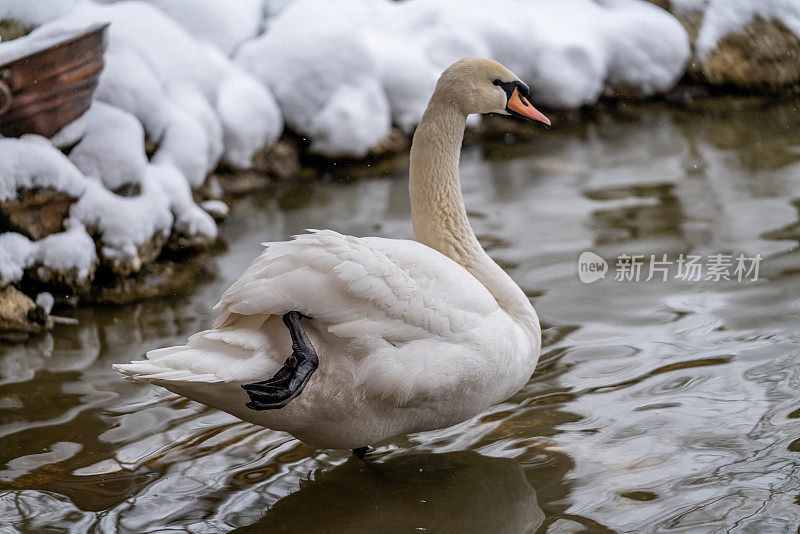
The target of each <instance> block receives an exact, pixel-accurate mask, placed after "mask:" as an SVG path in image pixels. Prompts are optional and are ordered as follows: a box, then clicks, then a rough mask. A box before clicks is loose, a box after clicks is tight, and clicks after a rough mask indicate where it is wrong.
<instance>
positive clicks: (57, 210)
mask: <svg viewBox="0 0 800 534" xmlns="http://www.w3.org/2000/svg"><path fill="white" fill-rule="evenodd" d="M75 200H76V199H75V198H73V197H71V196H69V195H67V194H66V193H64V192H62V191H57V190H55V189H52V188H49V187H46V188H34V189H22V190H20V191H18V192H17V196H16V198H14V199H9V200H5V201H2V202H0V230H3V231H7V230H11V231H14V232H19V233H20V234H22V235H24V236H26V237H28V238H30V239H33V240H34V241H38V240H39V239H42V238H43V237H47V236H48V235H50V234H55V233H56V232H60V231H61V229H62V228H63V226H64V219H65V218H66V217H67V216H68V215H69V207H70V206H71V205H72V203H73V202H75Z"/></svg>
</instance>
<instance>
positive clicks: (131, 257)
mask: <svg viewBox="0 0 800 534" xmlns="http://www.w3.org/2000/svg"><path fill="white" fill-rule="evenodd" d="M87 115H88V114H87ZM0 175H2V177H3V180H2V181H0V184H2V188H0V201H2V204H1V205H2V211H3V213H4V216H5V217H6V218H8V219H10V220H12V221H13V220H14V210H15V207H20V204H24V202H20V201H19V200H18V197H21V198H25V195H24V192H25V191H29V190H32V191H41V190H44V191H55V192H58V193H62V194H63V195H64V196H65V197H66V198H68V199H69V201H68V203H67V213H65V214H62V216H63V217H64V220H63V223H62V221H59V222H58V224H57V225H56V227H57V228H58V227H61V226H63V230H61V231H56V232H53V233H50V234H48V235H45V236H43V237H42V238H40V239H39V240H37V241H32V240H30V239H28V237H30V236H31V234H32V233H33V232H32V231H31V230H30V228H29V227H27V226H25V222H27V221H28V219H24V218H22V219H21V221H22V222H21V223H19V224H20V228H18V230H19V231H20V232H24V233H28V234H29V236H28V237H25V236H23V235H21V234H20V233H15V232H7V233H4V234H2V235H0V285H5V284H8V283H11V282H17V281H19V280H20V279H21V278H22V277H23V275H24V274H25V272H26V270H28V269H33V270H32V271H30V274H31V276H32V277H33V278H34V279H35V280H36V281H37V282H39V283H41V284H44V285H48V284H56V285H62V286H65V287H67V288H70V289H72V290H76V289H83V290H85V289H87V288H88V285H89V284H90V283H91V280H92V277H93V275H94V271H95V267H96V266H97V262H98V260H99V262H100V264H101V265H104V266H105V267H106V268H107V269H108V270H109V271H110V272H111V273H114V274H116V275H120V276H127V275H130V274H133V273H136V272H138V271H139V270H140V269H141V267H142V265H143V264H144V263H147V262H150V261H153V260H154V259H156V258H157V257H158V255H159V254H160V253H161V251H162V248H163V247H164V246H165V245H167V246H169V243H170V240H172V241H173V242H175V243H177V245H176V247H180V246H186V242H187V241H191V243H192V244H193V245H194V246H198V245H199V244H200V243H203V244H204V246H207V245H208V244H210V243H212V242H213V241H214V240H215V239H216V236H217V227H216V225H215V223H214V221H213V219H212V218H211V216H210V215H208V214H207V213H206V212H205V211H204V210H202V209H201V208H200V207H199V206H197V205H196V204H195V203H194V200H193V199H192V194H191V190H190V189H189V186H188V184H187V183H186V180H185V178H184V177H183V176H182V175H181V174H180V172H179V171H178V170H177V169H175V168H174V167H171V166H163V165H158V164H153V163H146V164H145V166H144V172H143V175H142V176H141V182H140V188H141V190H140V192H139V193H138V194H136V195H133V196H121V195H117V194H115V193H113V192H111V191H109V190H108V189H106V188H105V187H104V185H103V183H102V182H101V181H100V179H99V178H97V177H92V176H87V175H84V174H83V173H82V172H81V171H80V170H79V169H78V168H77V167H76V166H75V165H74V164H73V162H71V161H70V160H69V159H67V157H66V156H64V155H63V154H62V153H61V152H60V151H58V150H57V149H56V148H55V147H53V146H52V145H51V144H50V143H49V142H48V141H47V140H45V139H44V138H42V137H38V136H24V137H23V138H21V139H0ZM21 192H22V193H23V194H21ZM44 208H46V206H45V207H44ZM21 209H28V210H29V209H30V206H24V205H23V206H21ZM41 216H42V214H41V213H39V214H37V216H36V217H35V219H40V218H41ZM50 216H53V215H50ZM96 251H97V252H99V257H97V255H96Z"/></svg>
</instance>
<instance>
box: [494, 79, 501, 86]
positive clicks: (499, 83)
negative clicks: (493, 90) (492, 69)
mask: <svg viewBox="0 0 800 534" xmlns="http://www.w3.org/2000/svg"><path fill="white" fill-rule="evenodd" d="M492 83H493V84H495V85H501V84H502V83H503V82H501V81H500V78H497V79H496V80H495V81H493V82H492Z"/></svg>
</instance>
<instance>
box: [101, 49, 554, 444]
mask: <svg viewBox="0 0 800 534" xmlns="http://www.w3.org/2000/svg"><path fill="white" fill-rule="evenodd" d="M527 94H528V87H527V86H526V85H525V84H524V83H523V82H521V81H520V80H519V78H517V77H516V76H515V75H514V73H512V72H511V71H509V70H508V69H506V68H505V67H503V66H502V65H500V64H498V63H496V62H494V61H489V60H485V59H477V58H469V59H463V60H461V61H458V62H456V63H454V64H453V65H451V66H450V67H449V68H448V69H447V70H446V71H445V72H444V73H443V74H442V76H441V78H440V79H439V82H438V84H437V86H436V90H435V91H434V93H433V95H432V97H431V100H430V103H429V104H428V108H427V110H426V111H425V114H424V116H423V117H422V120H421V122H420V124H419V126H418V128H417V130H416V133H415V134H414V140H413V144H412V147H411V169H410V184H409V190H410V196H411V207H412V219H413V223H414V232H415V235H416V237H417V239H418V241H419V242H415V241H406V240H399V239H383V238H379V237H364V238H357V237H351V236H346V235H341V234H338V233H336V232H333V231H331V230H321V231H311V233H309V234H304V235H300V236H297V237H295V238H294V240H292V241H284V242H279V243H268V244H267V245H266V246H267V249H266V250H265V251H264V253H263V254H261V256H259V257H258V259H256V260H255V261H254V262H253V263H252V264H251V265H250V266H249V267H248V268H247V270H246V271H245V272H244V274H242V276H241V277H240V278H239V279H238V280H237V281H236V282H234V284H233V285H232V286H231V287H230V288H228V290H227V291H225V293H224V294H223V295H222V299H221V300H220V302H219V304H217V307H218V308H221V312H220V314H219V317H218V318H217V320H216V322H215V323H214V327H213V328H212V329H211V330H206V331H203V332H199V333H197V334H195V335H193V336H191V337H190V338H189V341H188V343H187V344H186V345H185V346H179V347H170V348H165V349H159V350H154V351H150V352H148V353H147V359H146V360H143V361H134V362H131V363H129V364H118V365H115V366H114V368H115V369H116V370H117V371H119V372H120V373H121V374H123V375H124V376H125V377H126V378H128V379H131V380H134V381H140V382H150V383H153V384H157V385H159V386H163V387H165V388H167V389H169V390H170V391H173V392H175V393H177V394H179V395H183V396H184V397H187V398H189V399H192V400H196V401H198V402H201V403H203V404H206V405H208V406H212V407H214V408H217V409H220V410H223V411H225V412H228V413H230V414H232V415H235V416H236V417H238V418H240V419H243V420H245V421H249V422H251V423H254V424H257V425H261V426H265V427H268V428H272V429H276V430H283V431H285V432H288V433H290V434H292V435H293V436H295V437H297V438H298V439H300V440H302V441H304V442H306V443H309V444H311V445H314V446H317V447H320V448H334V449H344V448H351V449H354V450H356V452H357V453H359V455H363V452H364V451H365V450H366V446H368V445H370V444H372V443H375V442H378V441H381V440H384V439H386V438H390V437H392V436H396V435H398V434H403V433H408V432H418V431H423V430H432V429H437V428H444V427H447V426H451V425H454V424H456V423H459V422H461V421H464V420H466V419H468V418H470V417H472V416H474V415H476V414H478V413H480V412H481V411H483V410H485V409H486V408H488V407H490V406H492V405H494V404H497V403H498V402H501V401H503V400H505V399H506V398H508V397H509V396H511V395H512V394H513V393H515V392H516V391H518V390H519V389H520V388H521V387H522V386H523V385H524V384H525V383H526V382H527V380H528V379H529V378H530V376H531V373H532V372H533V369H534V367H535V366H536V361H537V360H538V357H539V352H540V347H541V330H540V326H539V320H538V318H537V316H536V312H535V311H534V309H533V307H532V306H531V304H530V302H529V301H528V298H527V297H526V296H525V294H524V293H523V292H522V290H521V289H520V288H519V287H518V286H517V285H516V284H515V283H514V282H513V280H512V279H511V278H510V277H509V276H508V275H507V274H506V273H505V272H504V271H503V270H502V269H501V268H500V267H499V266H498V265H497V264H496V263H495V262H494V261H492V259H491V258H490V257H489V256H488V255H487V254H486V252H484V250H483V248H482V247H481V245H480V244H479V243H478V240H477V239H476V237H475V234H474V233H473V232H472V229H471V228H470V225H469V221H468V220H467V214H466V210H465V208H464V201H463V198H462V196H461V187H460V182H459V178H458V160H459V154H460V150H461V143H462V139H463V135H464V125H465V121H466V118H467V115H469V114H470V113H501V114H512V115H517V116H521V117H526V118H528V119H531V120H535V121H539V122H543V123H545V124H547V125H549V124H550V123H549V121H548V120H547V118H546V117H545V116H544V115H542V114H541V113H539V112H538V111H537V110H536V109H534V108H533V106H531V104H530V103H529V102H528V101H527V100H526V99H525V96H526V95H527ZM301 314H302V315H301ZM282 317H283V321H282V320H281V318H282ZM284 323H285V324H284ZM290 334H291V337H290ZM289 354H291V356H290V357H289V358H288V359H287V355H289ZM243 387H245V388H246V391H245V390H243ZM248 396H249V398H248ZM248 401H249V402H248Z"/></svg>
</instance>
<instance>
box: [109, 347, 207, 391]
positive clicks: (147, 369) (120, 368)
mask: <svg viewBox="0 0 800 534" xmlns="http://www.w3.org/2000/svg"><path fill="white" fill-rule="evenodd" d="M207 356H208V352H207V351H206V350H202V349H197V348H194V347H190V346H188V345H180V346H176V347H167V348H165V349H158V350H151V351H150V352H148V353H147V359H146V360H134V361H132V362H130V363H116V364H113V365H112V367H113V368H114V370H116V371H117V372H118V373H119V374H121V375H122V376H123V378H125V379H126V380H130V381H131V382H151V383H154V384H163V383H164V382H221V381H222V379H221V378H220V377H218V376H217V375H216V374H214V373H202V372H200V373H198V372H196V371H194V370H193V369H192V366H191V361H193V360H194V361H197V360H200V359H202V358H204V357H207ZM176 363H177V364H178V365H175V364H176Z"/></svg>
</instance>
